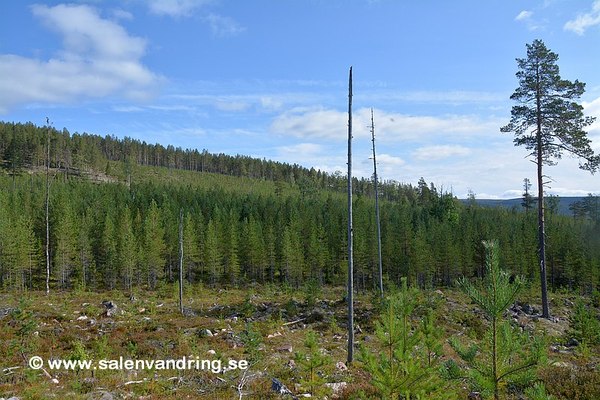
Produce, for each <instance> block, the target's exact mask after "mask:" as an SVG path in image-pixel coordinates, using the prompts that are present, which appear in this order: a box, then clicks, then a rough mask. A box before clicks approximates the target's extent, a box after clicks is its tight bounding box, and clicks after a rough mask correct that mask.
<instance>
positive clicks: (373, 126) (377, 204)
mask: <svg viewBox="0 0 600 400" xmlns="http://www.w3.org/2000/svg"><path fill="white" fill-rule="evenodd" d="M371 141H372V142H373V186H374V189H375V220H376V222H377V257H378V261H379V292H380V294H381V297H382V298H383V263H382V261H381V220H380V218H379V191H378V187H377V185H378V183H379V180H378V178H377V158H376V156H375V122H374V118H373V109H372V108H371Z"/></svg>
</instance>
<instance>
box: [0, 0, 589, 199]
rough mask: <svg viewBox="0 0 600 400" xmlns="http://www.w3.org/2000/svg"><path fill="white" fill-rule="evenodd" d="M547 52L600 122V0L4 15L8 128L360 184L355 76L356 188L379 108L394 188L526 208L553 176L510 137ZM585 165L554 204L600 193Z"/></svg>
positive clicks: (231, 2)
mask: <svg viewBox="0 0 600 400" xmlns="http://www.w3.org/2000/svg"><path fill="white" fill-rule="evenodd" d="M535 39H541V40H543V41H544V43H545V44H546V46H547V47H548V48H549V49H551V50H552V51H554V52H555V53H557V54H558V55H559V60H558V65H559V67H560V72H561V76H562V77H563V78H564V79H569V80H575V79H578V80H580V81H582V82H585V83H586V92H585V94H584V95H583V96H582V97H581V99H580V101H581V104H582V105H583V106H584V110H585V114H586V115H589V116H597V117H599V119H600V0H588V1H584V0H528V1H522V0H521V1H517V0H513V1H506V0H486V1H480V0H454V1H443V0H438V1H435V0H420V1H409V0H252V1H249V0H122V1H111V0H106V1H103V0H79V1H78V0H75V1H72V2H61V1H37V2H36V1H26V0H22V1H2V2H1V3H0V120H2V121H8V122H29V121H30V122H33V123H35V124H37V125H43V124H45V121H46V117H48V118H49V119H50V121H51V123H52V125H53V126H54V127H55V128H57V129H60V130H62V129H63V128H66V129H67V130H68V131H69V132H71V133H75V132H79V133H84V132H87V133H92V134H98V135H102V136H104V135H114V136H117V137H119V138H123V137H125V136H128V137H131V138H135V139H139V140H143V141H146V142H148V143H161V144H163V145H165V146H166V145H168V144H172V145H174V146H180V147H182V148H191V149H193V148H196V149H199V150H203V149H206V150H207V151H209V152H211V153H226V154H231V155H236V154H241V155H248V156H252V157H258V158H261V159H262V158H266V159H271V160H276V161H282V162H286V163H292V164H293V163H296V164H299V165H302V166H305V167H308V168H311V167H314V168H317V169H321V170H323V171H326V172H329V173H335V172H336V171H341V172H342V173H343V174H346V172H347V164H346V163H347V148H346V145H347V133H348V131H347V122H348V116H347V110H348V72H349V68H350V66H352V68H353V98H352V100H353V133H354V140H353V174H354V176H359V177H367V178H368V177H371V175H372V171H373V163H372V160H371V158H370V157H371V151H372V150H371V145H372V143H371V137H370V125H371V108H372V109H373V113H374V126H375V135H376V150H377V161H378V167H377V170H378V174H379V177H380V178H381V179H382V180H395V181H398V182H401V183H410V184H413V185H414V184H416V183H417V182H418V180H419V178H420V177H423V178H424V179H425V180H426V181H427V182H433V183H434V184H435V186H436V187H437V188H438V189H442V190H444V191H451V192H452V193H453V194H455V195H456V196H457V197H459V198H465V197H466V196H467V194H468V193H473V194H475V196H476V197H477V198H514V197H519V196H520V195H521V194H522V192H523V179H524V178H529V179H530V180H531V181H532V182H534V183H535V176H536V169H535V165H534V164H533V163H532V162H531V160H530V159H529V158H527V154H528V152H527V150H526V149H525V148H522V147H515V146H514V145H513V135H512V134H510V133H501V132H500V127H502V126H504V125H506V124H507V123H508V122H509V120H510V110H511V107H512V106H513V105H515V103H514V102H513V101H511V100H510V95H511V94H512V93H513V91H514V90H515V89H516V87H517V85H518V82H517V79H516V77H515V73H516V72H517V64H516V61H515V59H516V58H524V57H525V56H526V44H527V43H531V42H532V41H533V40H535ZM588 132H589V138H590V139H591V140H592V147H593V148H594V149H595V151H596V152H597V153H600V121H598V120H597V121H596V122H595V123H594V125H592V126H591V127H589V128H588ZM578 165H579V164H578V160H577V159H573V158H570V157H567V156H565V157H564V158H563V159H562V160H560V161H559V163H558V165H556V166H553V167H546V168H545V173H546V174H547V175H548V180H549V182H550V183H549V187H548V189H547V193H549V194H556V195H561V196H585V195H587V194H588V193H600V179H599V176H598V174H596V175H591V174H590V173H589V172H586V171H582V170H580V169H578ZM534 190H535V184H534Z"/></svg>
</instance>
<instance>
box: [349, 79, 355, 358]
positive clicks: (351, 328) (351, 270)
mask: <svg viewBox="0 0 600 400" xmlns="http://www.w3.org/2000/svg"><path fill="white" fill-rule="evenodd" d="M353 292H354V263H353V259H352V67H350V78H349V80H348V296H347V301H348V364H350V363H351V362H352V360H353V359H354V296H353V294H354V293H353Z"/></svg>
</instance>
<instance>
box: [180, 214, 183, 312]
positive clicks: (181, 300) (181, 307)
mask: <svg viewBox="0 0 600 400" xmlns="http://www.w3.org/2000/svg"><path fill="white" fill-rule="evenodd" d="M179 312H181V314H182V315H183V208H182V209H180V210H179Z"/></svg>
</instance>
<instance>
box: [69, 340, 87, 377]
mask: <svg viewBox="0 0 600 400" xmlns="http://www.w3.org/2000/svg"><path fill="white" fill-rule="evenodd" d="M89 358H90V356H89V354H88V352H87V350H86V349H85V346H84V344H83V342H82V341H81V340H75V341H74V342H73V343H72V344H71V352H70V353H69V356H68V359H69V360H73V361H85V360H88V359H89ZM76 371H77V373H79V369H76Z"/></svg>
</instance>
